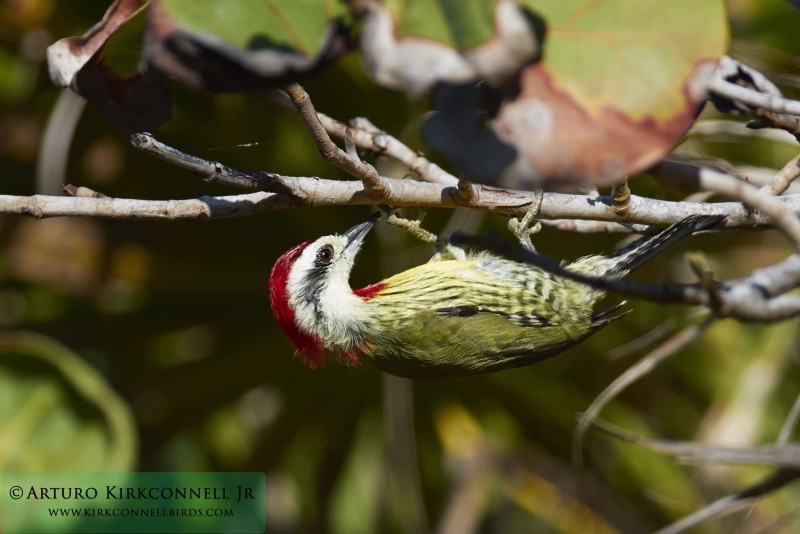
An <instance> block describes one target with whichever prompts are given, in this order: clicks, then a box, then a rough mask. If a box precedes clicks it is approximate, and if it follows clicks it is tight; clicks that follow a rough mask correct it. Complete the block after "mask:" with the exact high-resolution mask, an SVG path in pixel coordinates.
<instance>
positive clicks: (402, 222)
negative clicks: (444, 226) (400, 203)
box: [384, 208, 439, 245]
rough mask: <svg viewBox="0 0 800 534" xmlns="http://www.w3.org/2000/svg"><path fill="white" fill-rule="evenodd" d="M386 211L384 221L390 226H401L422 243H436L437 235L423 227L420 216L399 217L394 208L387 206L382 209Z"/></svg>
mask: <svg viewBox="0 0 800 534" xmlns="http://www.w3.org/2000/svg"><path fill="white" fill-rule="evenodd" d="M384 211H386V212H387V214H386V222H387V223H389V224H391V225H392V226H397V227H398V228H402V229H403V230H405V231H406V232H408V233H409V234H411V236H412V237H415V238H417V239H419V240H420V241H422V242H423V243H428V244H429V245H436V244H437V243H438V241H439V236H437V235H436V234H434V233H433V232H429V231H428V230H426V229H424V228H423V227H422V226H421V225H422V217H420V218H419V219H407V218H405V217H401V216H399V215H397V213H396V209H394V208H389V209H387V210H384Z"/></svg>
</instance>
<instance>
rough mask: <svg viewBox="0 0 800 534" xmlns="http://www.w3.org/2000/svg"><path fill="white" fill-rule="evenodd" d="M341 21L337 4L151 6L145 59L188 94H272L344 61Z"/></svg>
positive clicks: (175, 0)
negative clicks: (188, 89)
mask: <svg viewBox="0 0 800 534" xmlns="http://www.w3.org/2000/svg"><path fill="white" fill-rule="evenodd" d="M347 15H348V11H347V7H346V5H345V4H344V3H342V2H339V1H336V0H272V1H266V2H264V1H260V0H235V1H229V2H196V1H194V0H155V1H154V2H153V4H152V6H151V8H150V10H149V14H148V17H149V21H150V25H149V28H148V30H149V32H148V42H149V43H150V45H149V46H148V49H147V57H148V60H149V61H150V62H152V63H153V64H154V65H156V66H157V67H158V68H159V70H161V71H162V72H164V73H166V74H167V75H169V76H172V77H174V78H176V79H178V80H180V81H181V82H182V83H184V84H186V85H189V86H190V87H194V88H207V89H210V90H212V91H233V92H240V91H249V90H256V89H264V88H269V87H275V86H279V85H282V84H285V83H286V82H287V81H289V80H292V79H294V77H295V76H296V75H297V74H298V73H307V72H311V71H314V70H315V69H317V68H319V67H320V66H322V65H323V64H325V63H327V62H328V61H330V60H331V59H334V58H336V57H338V56H339V55H340V54H341V53H344V52H345V51H346V48H347V45H346V42H345V40H344V39H342V35H341V33H340V22H341V20H342V19H343V18H344V17H346V16H347Z"/></svg>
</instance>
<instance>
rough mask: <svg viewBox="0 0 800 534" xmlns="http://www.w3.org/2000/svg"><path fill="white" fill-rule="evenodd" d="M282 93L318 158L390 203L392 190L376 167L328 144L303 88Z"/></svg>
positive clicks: (294, 84)
mask: <svg viewBox="0 0 800 534" xmlns="http://www.w3.org/2000/svg"><path fill="white" fill-rule="evenodd" d="M284 92H285V93H286V94H287V95H288V96H289V99H290V100H291V101H292V103H293V104H294V105H295V107H296V108H297V112H298V113H299V114H300V117H302V118H303V121H304V122H305V123H306V127H307V128H308V130H309V132H310V133H311V137H312V138H313V139H314V143H316V145H317V150H319V153H320V155H321V156H322V157H323V158H324V159H325V161H328V162H329V163H332V164H333V165H336V166H337V167H339V168H340V169H342V170H343V171H345V172H347V173H349V174H351V175H353V176H355V177H356V178H358V179H359V180H361V181H362V182H364V187H365V188H366V189H367V191H369V192H370V194H371V195H372V196H373V197H375V199H376V200H381V201H386V203H389V204H393V202H392V201H391V200H392V199H391V196H392V195H391V194H392V191H391V189H390V188H389V186H388V185H387V184H385V183H384V181H385V180H386V179H385V178H382V177H381V175H380V174H378V171H377V170H376V169H375V167H373V166H372V165H370V164H369V163H365V162H363V161H361V159H359V158H358V156H355V157H353V156H351V155H350V154H348V153H347V152H345V151H343V150H342V149H341V148H339V147H338V146H336V144H335V143H334V142H333V141H331V138H330V137H329V136H328V132H326V131H325V128H324V127H323V126H322V123H321V122H320V120H319V116H318V115H317V111H316V110H315V109H314V105H313V104H312V103H311V97H309V96H308V93H307V92H306V90H305V89H303V87H302V86H300V84H298V83H292V84H290V85H288V86H286V87H285V88H284ZM345 135H346V132H345Z"/></svg>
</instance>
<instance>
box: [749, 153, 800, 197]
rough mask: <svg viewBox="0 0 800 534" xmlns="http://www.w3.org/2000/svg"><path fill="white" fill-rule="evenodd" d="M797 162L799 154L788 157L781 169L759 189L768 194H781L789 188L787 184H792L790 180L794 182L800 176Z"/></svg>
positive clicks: (799, 166) (799, 159) (799, 160)
mask: <svg viewBox="0 0 800 534" xmlns="http://www.w3.org/2000/svg"><path fill="white" fill-rule="evenodd" d="M798 162H800V155H797V156H795V157H793V158H792V159H790V160H789V162H788V163H787V164H786V165H784V166H783V168H782V169H781V170H779V171H778V172H777V173H775V176H773V178H772V181H771V182H770V183H769V184H768V185H765V186H763V187H762V188H761V189H759V191H761V192H762V193H766V194H769V195H782V194H783V193H784V192H785V191H786V190H787V189H789V186H791V185H792V182H794V181H795V180H796V179H797V178H798V177H799V176H800V165H798Z"/></svg>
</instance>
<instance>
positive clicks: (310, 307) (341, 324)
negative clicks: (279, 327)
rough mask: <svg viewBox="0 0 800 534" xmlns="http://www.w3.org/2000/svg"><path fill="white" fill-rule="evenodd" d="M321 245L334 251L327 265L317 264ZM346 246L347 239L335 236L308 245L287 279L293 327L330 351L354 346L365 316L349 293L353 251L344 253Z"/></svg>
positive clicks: (354, 253)
mask: <svg viewBox="0 0 800 534" xmlns="http://www.w3.org/2000/svg"><path fill="white" fill-rule="evenodd" d="M325 245H329V246H331V247H332V248H333V251H334V252H333V261H332V262H331V263H330V265H328V266H325V265H322V264H320V262H318V261H317V252H318V251H319V250H320V249H321V248H323V247H324V246H325ZM346 245H347V238H345V237H343V236H338V235H337V236H327V237H322V238H320V239H318V240H317V241H315V242H313V243H311V244H310V245H309V246H308V247H306V249H305V250H304V251H303V252H302V253H301V254H300V257H299V258H297V261H296V262H295V263H294V265H293V266H292V268H291V271H290V272H289V277H288V280H287V293H288V295H289V306H290V307H291V308H292V310H293V311H294V314H295V321H296V322H297V325H298V326H299V327H300V328H301V329H302V330H303V331H305V332H306V333H308V334H309V335H311V336H314V337H316V338H317V339H319V340H320V341H321V342H322V344H323V345H324V346H325V348H327V349H329V350H334V351H341V350H347V349H350V348H352V347H353V346H354V345H356V344H358V343H359V342H360V341H361V339H362V338H363V334H364V329H365V321H366V318H367V317H368V310H367V309H365V306H366V304H365V303H364V301H363V300H361V298H359V297H358V296H357V295H354V294H353V291H352V289H351V288H350V283H349V278H350V271H351V269H352V267H353V261H354V260H355V255H356V252H357V249H356V250H345V247H346ZM343 251H344V254H343Z"/></svg>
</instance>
